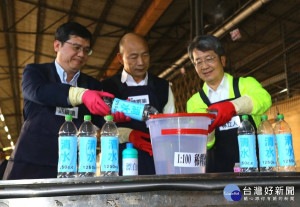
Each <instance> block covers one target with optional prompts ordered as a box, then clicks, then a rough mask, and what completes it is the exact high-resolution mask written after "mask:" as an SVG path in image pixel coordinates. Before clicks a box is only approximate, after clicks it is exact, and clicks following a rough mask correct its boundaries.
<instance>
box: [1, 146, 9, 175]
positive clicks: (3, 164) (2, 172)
mask: <svg viewBox="0 0 300 207" xmlns="http://www.w3.org/2000/svg"><path fill="white" fill-rule="evenodd" d="M6 165H7V159H6V158H5V152H4V151H3V149H0V179H1V180H2V178H3V174H4V171H5V168H6Z"/></svg>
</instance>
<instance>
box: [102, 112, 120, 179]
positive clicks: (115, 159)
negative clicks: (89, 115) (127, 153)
mask: <svg viewBox="0 0 300 207" xmlns="http://www.w3.org/2000/svg"><path fill="white" fill-rule="evenodd" d="M105 120H106V123H105V124H104V125H103V127H102V129H101V140H100V142H101V170H100V175H101V176H119V132H118V128H117V126H116V124H115V123H114V122H113V116H112V115H107V116H105Z"/></svg>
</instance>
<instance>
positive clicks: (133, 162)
mask: <svg viewBox="0 0 300 207" xmlns="http://www.w3.org/2000/svg"><path fill="white" fill-rule="evenodd" d="M123 175H138V160H137V159H136V158H124V159H123Z"/></svg>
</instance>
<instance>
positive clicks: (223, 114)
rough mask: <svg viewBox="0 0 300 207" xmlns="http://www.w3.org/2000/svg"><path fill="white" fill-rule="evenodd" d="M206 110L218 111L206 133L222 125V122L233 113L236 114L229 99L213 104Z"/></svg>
mask: <svg viewBox="0 0 300 207" xmlns="http://www.w3.org/2000/svg"><path fill="white" fill-rule="evenodd" d="M206 110H207V111H210V110H217V111H218V114H217V117H216V119H215V120H214V122H213V123H212V124H211V125H210V126H209V127H208V133H211V132H212V131H213V130H214V129H215V128H216V127H219V126H223V125H224V124H226V123H227V122H229V121H230V120H231V118H232V117H233V116H234V115H236V111H235V108H234V105H233V103H231V102H230V101H225V102H222V103H216V104H213V105H211V106H210V107H208V108H207V109H206Z"/></svg>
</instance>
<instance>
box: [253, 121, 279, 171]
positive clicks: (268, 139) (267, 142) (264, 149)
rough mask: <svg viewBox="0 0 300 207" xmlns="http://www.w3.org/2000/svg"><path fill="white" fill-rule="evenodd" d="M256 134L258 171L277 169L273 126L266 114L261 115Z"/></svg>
mask: <svg viewBox="0 0 300 207" xmlns="http://www.w3.org/2000/svg"><path fill="white" fill-rule="evenodd" d="M257 134H258V136H257V139H258V146H259V171H260V172H276V171H278V168H277V155H276V145H275V135H274V130H273V127H272V125H271V123H270V122H269V121H268V115H262V116H261V123H260V124H259V126H258V128H257Z"/></svg>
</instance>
